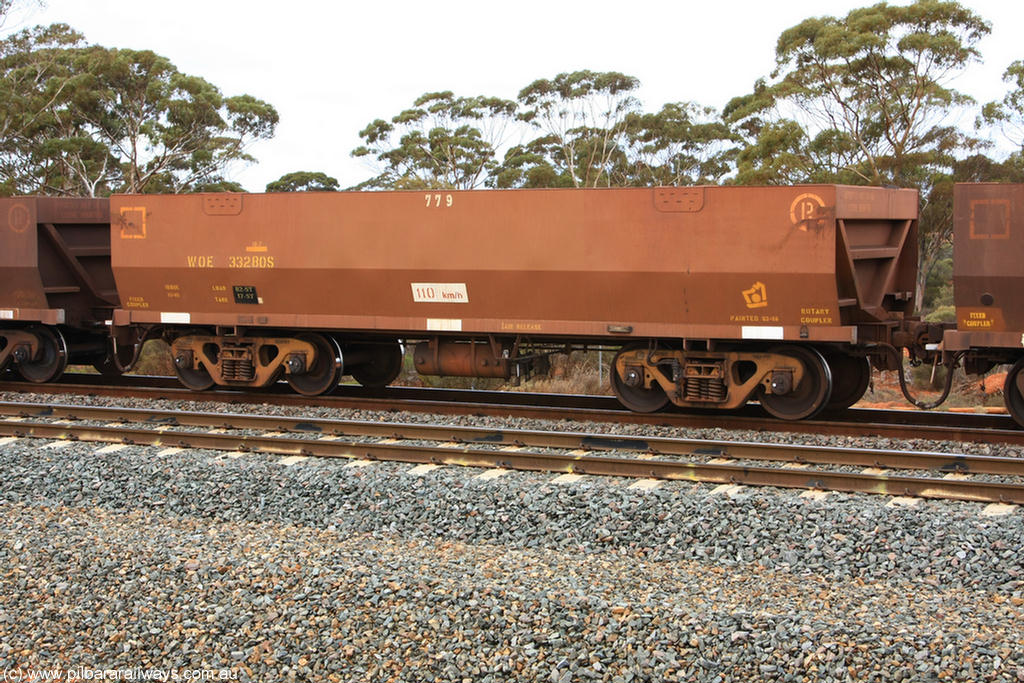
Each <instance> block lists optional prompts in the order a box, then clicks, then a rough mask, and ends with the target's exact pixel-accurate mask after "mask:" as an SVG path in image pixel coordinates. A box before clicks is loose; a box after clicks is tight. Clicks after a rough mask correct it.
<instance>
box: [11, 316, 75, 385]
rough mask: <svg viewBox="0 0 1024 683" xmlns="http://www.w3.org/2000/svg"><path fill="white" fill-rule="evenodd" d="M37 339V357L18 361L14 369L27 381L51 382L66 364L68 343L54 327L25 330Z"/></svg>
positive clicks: (59, 374) (62, 371)
mask: <svg viewBox="0 0 1024 683" xmlns="http://www.w3.org/2000/svg"><path fill="white" fill-rule="evenodd" d="M27 331H28V332H31V333H32V334H34V335H35V336H36V339H37V340H39V354H38V357H36V358H33V359H32V360H29V361H25V362H22V363H18V364H16V365H15V366H14V369H15V371H17V373H18V374H20V375H21V376H22V377H23V378H25V379H27V380H28V381H29V382H35V383H37V384H42V383H43V382H51V381H53V380H55V379H57V378H58V377H60V376H61V375H62V374H64V368H66V367H67V366H68V345H67V342H65V341H64V335H62V334H61V333H60V330H58V329H57V328H56V327H30V328H28V330H27Z"/></svg>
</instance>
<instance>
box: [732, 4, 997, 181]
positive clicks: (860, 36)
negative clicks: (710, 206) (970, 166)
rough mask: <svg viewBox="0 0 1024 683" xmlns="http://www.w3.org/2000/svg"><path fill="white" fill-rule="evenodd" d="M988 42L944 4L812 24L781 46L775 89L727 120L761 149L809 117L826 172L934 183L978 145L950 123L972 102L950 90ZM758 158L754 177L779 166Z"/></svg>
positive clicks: (808, 129) (764, 90)
mask: <svg viewBox="0 0 1024 683" xmlns="http://www.w3.org/2000/svg"><path fill="white" fill-rule="evenodd" d="M988 32H989V25H988V24H987V23H986V22H985V21H984V20H982V19H981V18H980V17H978V16H977V15H975V14H974V13H973V12H971V11H970V10H968V9H966V8H964V7H962V6H961V5H959V4H958V3H956V2H943V1H940V0H917V1H916V2H914V3H912V4H910V5H906V6H896V5H889V4H887V3H884V2H882V3H879V4H876V5H873V6H871V7H865V8H861V9H855V10H853V11H851V12H850V13H849V14H848V15H847V16H846V17H844V18H842V19H837V18H834V17H819V18H813V19H807V20H806V21H803V22H801V23H800V24H798V25H797V26H794V27H793V28H790V29H789V30H787V31H785V32H783V34H782V35H781V36H780V37H779V41H778V44H777V47H776V68H775V70H774V71H773V72H772V74H771V77H770V79H769V80H762V81H759V82H758V83H757V84H755V88H754V92H753V93H752V94H749V95H746V96H743V97H738V98H735V99H734V100H732V101H731V102H730V103H729V105H728V106H727V107H726V110H725V115H726V116H727V118H728V119H729V120H730V121H734V122H738V123H741V124H746V126H747V129H748V131H750V132H752V133H753V139H754V143H753V144H754V145H758V144H763V143H765V142H769V143H770V142H772V141H773V139H774V138H773V136H772V135H768V136H767V139H761V133H762V131H764V130H765V127H766V126H767V125H769V124H768V123H767V122H772V121H777V120H778V119H780V118H787V115H788V118H793V116H801V117H803V119H804V120H803V121H800V122H799V125H801V126H802V128H803V130H804V133H805V135H806V138H807V141H808V143H809V146H812V147H816V148H817V152H816V154H815V156H817V157H818V159H819V160H823V158H824V156H826V155H827V156H828V157H830V158H829V159H828V161H827V163H825V164H824V167H825V168H826V169H834V170H835V171H836V172H838V173H839V174H840V175H846V176H847V177H851V178H854V179H856V180H857V181H858V182H861V183H867V184H875V185H880V184H884V183H892V184H896V185H903V186H908V185H913V184H915V183H916V182H919V181H927V178H928V175H929V174H930V173H931V172H934V170H935V169H936V168H942V167H948V166H949V165H950V164H951V163H952V160H953V158H954V153H955V152H956V151H957V150H962V149H964V148H969V147H970V145H971V143H972V141H971V140H970V139H968V138H967V137H966V136H965V135H964V134H963V133H962V132H961V131H959V130H958V129H957V128H955V127H954V126H951V125H947V124H946V123H945V122H946V121H947V120H949V119H950V117H951V114H952V113H953V111H954V110H956V109H957V108H959V107H962V106H965V105H967V104H969V103H970V102H971V99H970V98H969V97H967V96H966V95H964V94H962V93H960V92H958V91H957V90H954V89H952V88H951V87H949V84H950V83H951V82H952V80H953V79H954V78H955V77H956V76H957V75H958V74H959V73H960V72H962V71H963V69H965V68H966V67H967V66H968V65H969V64H970V63H972V62H974V61H976V60H978V59H979V57H980V55H979V52H978V50H977V44H978V42H979V41H980V40H981V38H983V37H984V36H985V35H987V34H988ZM822 133H824V134H825V137H824V138H822V137H821V134H822ZM784 149H789V150H791V151H792V149H793V148H792V146H788V147H784ZM753 157H754V158H752V159H748V160H749V161H750V162H752V163H751V164H750V166H749V167H748V168H747V169H746V170H747V171H748V173H750V172H753V171H755V170H757V169H758V163H756V162H758V161H761V162H762V163H763V162H765V161H767V160H769V159H770V158H771V157H770V154H769V153H768V150H765V149H762V150H761V151H759V152H758V153H756V154H754V155H753Z"/></svg>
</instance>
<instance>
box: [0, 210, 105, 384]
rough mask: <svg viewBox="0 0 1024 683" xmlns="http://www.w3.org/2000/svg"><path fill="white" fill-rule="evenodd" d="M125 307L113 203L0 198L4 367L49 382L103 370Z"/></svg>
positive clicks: (0, 353)
mask: <svg viewBox="0 0 1024 683" xmlns="http://www.w3.org/2000/svg"><path fill="white" fill-rule="evenodd" d="M118 303H119V301H118V297H117V291H116V288H115V286H114V277H113V273H112V272H111V269H110V212H109V203H108V201H107V200H106V199H79V198H53V197H16V198H3V199H0V370H2V369H3V368H4V367H5V366H11V365H13V366H14V368H15V370H16V371H17V372H19V373H20V374H21V375H22V376H24V377H25V378H26V379H29V380H32V381H38V382H45V381H49V380H51V379H54V378H55V377H57V376H59V375H60V374H61V372H63V369H64V367H65V366H66V365H67V363H68V362H69V361H70V362H87V363H96V364H97V365H100V366H102V365H103V363H104V359H105V358H106V357H107V344H106V340H107V337H108V332H107V326H108V324H109V321H110V320H111V315H112V311H113V309H114V308H115V307H117V306H118Z"/></svg>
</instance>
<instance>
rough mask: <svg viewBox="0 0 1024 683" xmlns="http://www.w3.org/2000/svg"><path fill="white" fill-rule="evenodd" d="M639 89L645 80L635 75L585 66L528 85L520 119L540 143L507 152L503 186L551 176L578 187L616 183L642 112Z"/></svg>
mask: <svg viewBox="0 0 1024 683" xmlns="http://www.w3.org/2000/svg"><path fill="white" fill-rule="evenodd" d="M638 87H640V81H639V80H637V79H636V78H634V77H632V76H626V75H625V74H621V73H618V72H615V71H610V72H594V71H586V70H584V71H575V72H572V73H561V74H558V75H557V76H555V77H554V78H553V79H539V80H536V81H534V82H533V83H531V84H530V85H528V86H526V87H525V88H523V89H522V90H521V91H520V92H519V96H518V101H519V105H520V113H519V118H520V120H522V121H525V122H527V123H529V124H531V125H532V126H533V127H534V128H536V129H537V130H539V131H540V137H539V138H538V141H539V144H530V145H526V146H523V147H522V148H521V149H516V150H512V154H511V156H506V160H505V161H506V163H505V165H504V167H503V169H502V173H503V174H504V178H503V180H502V181H501V185H502V186H506V187H509V186H520V185H526V184H527V182H528V181H529V179H530V178H533V179H534V180H536V179H537V178H540V177H545V176H547V177H550V178H552V179H556V182H558V183H559V184H566V183H568V184H569V185H571V186H572V187H599V186H602V185H603V186H610V185H612V184H614V177H613V176H614V171H615V168H616V166H617V165H620V164H622V163H623V161H624V158H625V151H624V145H625V143H626V132H627V129H628V126H629V121H630V117H631V115H634V114H637V113H638V112H639V110H640V104H639V102H638V101H637V99H636V98H635V97H634V96H633V95H632V93H633V92H634V91H635V90H636V89H637V88H638ZM535 142H536V141H535ZM516 169H519V170H518V173H517V172H516ZM523 181H527V182H523Z"/></svg>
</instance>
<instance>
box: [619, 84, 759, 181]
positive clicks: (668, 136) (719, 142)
mask: <svg viewBox="0 0 1024 683" xmlns="http://www.w3.org/2000/svg"><path fill="white" fill-rule="evenodd" d="M626 140H627V144H628V147H629V151H628V157H629V164H628V169H627V170H625V177H623V178H622V184H628V185H708V184H717V183H720V182H722V180H723V179H724V178H725V177H726V176H727V175H728V174H729V173H731V172H732V170H733V161H734V158H735V156H736V153H737V151H738V148H737V146H736V145H737V143H738V142H739V141H740V136H739V135H737V134H736V133H734V132H733V131H732V130H731V129H730V127H729V126H728V125H727V124H726V123H724V122H723V121H722V120H721V118H720V117H719V116H718V112H717V111H716V110H715V109H714V108H713V107H703V106H701V105H698V104H696V103H694V102H673V103H669V104H666V105H664V106H663V107H662V108H661V110H660V111H657V112H655V113H651V114H633V115H631V117H630V120H629V121H628V122H627V131H626Z"/></svg>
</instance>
